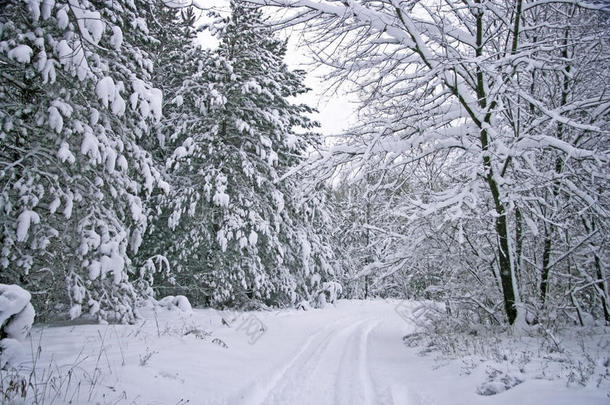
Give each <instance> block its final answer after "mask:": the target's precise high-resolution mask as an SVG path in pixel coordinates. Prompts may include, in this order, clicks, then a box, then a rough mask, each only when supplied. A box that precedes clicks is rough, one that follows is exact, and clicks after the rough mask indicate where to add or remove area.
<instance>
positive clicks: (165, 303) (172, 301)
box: [157, 295, 193, 312]
mask: <svg viewBox="0 0 610 405" xmlns="http://www.w3.org/2000/svg"><path fill="white" fill-rule="evenodd" d="M157 303H158V304H159V305H160V306H162V307H165V308H167V309H169V310H172V309H179V310H180V311H182V312H193V307H192V306H191V303H190V302H189V300H188V298H186V297H185V296H184V295H176V296H175V297H174V296H173V295H168V296H167V297H163V298H161V299H160V300H159V301H157Z"/></svg>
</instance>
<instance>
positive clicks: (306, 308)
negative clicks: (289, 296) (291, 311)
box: [296, 300, 311, 311]
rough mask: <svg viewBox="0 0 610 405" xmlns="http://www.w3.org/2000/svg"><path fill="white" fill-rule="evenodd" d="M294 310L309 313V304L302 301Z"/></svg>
mask: <svg viewBox="0 0 610 405" xmlns="http://www.w3.org/2000/svg"><path fill="white" fill-rule="evenodd" d="M296 309H300V310H302V311H309V310H311V304H310V303H309V302H308V301H306V300H303V301H301V302H299V303H298V304H297V305H296Z"/></svg>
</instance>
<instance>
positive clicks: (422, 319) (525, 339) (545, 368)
mask: <svg viewBox="0 0 610 405" xmlns="http://www.w3.org/2000/svg"><path fill="white" fill-rule="evenodd" d="M412 313H414V314H415V315H414V316H412V317H411V318H410V319H409V320H410V321H412V322H414V323H415V324H416V325H417V326H418V328H417V330H416V331H414V332H412V333H409V334H407V335H405V336H404V337H403V341H404V343H405V344H406V345H407V346H409V347H413V348H417V350H418V352H419V353H420V354H421V355H426V356H433V357H434V358H435V360H437V361H439V362H447V361H450V362H451V361H452V362H457V363H459V364H460V368H461V373H463V374H466V375H470V374H474V375H477V376H478V377H479V379H480V380H481V383H480V384H479V385H478V387H477V393H478V394H479V395H496V394H499V393H501V392H504V391H506V390H509V389H511V388H513V387H515V386H517V385H519V384H521V383H522V382H524V381H526V380H548V381H562V382H563V383H565V384H566V386H574V387H583V388H586V387H591V388H596V389H602V390H604V391H605V392H607V396H608V398H610V328H608V327H603V326H596V327H586V328H585V327H576V326H574V327H563V328H555V330H553V331H551V330H549V328H546V327H544V326H543V325H534V326H531V327H529V328H528V329H526V330H525V331H521V332H520V333H515V332H514V331H512V330H511V329H509V328H507V327H505V326H485V327H482V326H481V325H478V324H474V323H470V322H468V321H467V320H464V319H459V320H458V319H456V318H452V317H451V316H449V315H446V314H444V313H443V312H442V311H439V310H438V306H436V305H433V304H424V305H421V306H419V307H417V308H416V309H415V311H413V312H412Z"/></svg>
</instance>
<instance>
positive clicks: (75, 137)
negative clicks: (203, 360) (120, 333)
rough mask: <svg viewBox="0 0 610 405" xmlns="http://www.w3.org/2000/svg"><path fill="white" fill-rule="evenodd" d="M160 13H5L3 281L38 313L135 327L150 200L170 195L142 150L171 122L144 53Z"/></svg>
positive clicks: (118, 8)
mask: <svg viewBox="0 0 610 405" xmlns="http://www.w3.org/2000/svg"><path fill="white" fill-rule="evenodd" d="M155 4H156V3H150V2H144V1H123V0H116V1H113V2H109V3H104V5H101V4H100V3H98V2H92V1H88V0H70V1H67V0H56V1H49V0H45V1H40V0H29V1H19V2H9V3H8V4H4V5H3V6H2V9H1V11H0V64H1V66H2V68H1V75H2V80H1V81H0V99H1V104H0V105H1V107H0V130H1V131H0V142H1V144H0V211H1V212H2V214H1V215H0V238H1V240H0V244H1V245H2V247H1V252H0V265H1V269H2V270H1V273H0V281H1V282H3V283H18V284H21V285H23V286H25V287H26V288H28V289H29V290H30V291H32V292H33V293H34V294H33V295H34V298H35V302H34V304H35V306H36V307H37V309H38V310H39V312H42V313H44V312H45V311H47V312H48V311H49V310H60V311H66V312H69V314H70V316H71V317H72V318H74V317H78V316H79V315H80V314H81V313H82V312H89V313H90V314H92V315H96V316H98V317H100V318H106V319H116V320H121V321H125V322H128V321H131V320H133V317H134V311H133V304H134V300H135V298H136V292H135V291H134V288H133V286H132V283H131V282H130V280H129V273H130V271H131V270H132V266H131V261H130V258H129V254H130V253H133V252H136V251H137V250H138V247H139V245H140V242H141V236H142V235H143V234H144V232H145V228H146V223H147V220H146V217H145V215H144V203H143V201H142V198H141V197H142V196H146V195H148V194H150V193H151V192H152V191H153V189H154V188H155V186H157V185H160V186H162V187H164V186H166V185H165V184H164V183H163V182H162V180H161V179H160V177H159V172H158V171H157V170H156V169H155V167H154V164H153V161H152V160H151V157H150V154H149V153H147V152H146V150H144V149H143V148H142V147H141V146H140V140H139V138H141V137H145V136H149V130H150V126H149V125H150V123H151V122H153V121H155V120H157V119H159V118H160V116H161V99H162V97H161V91H160V90H158V89H155V88H153V87H152V86H151V85H150V77H151V72H152V67H153V62H152V60H151V58H150V57H149V56H148V55H147V54H146V53H145V52H143V51H142V44H145V43H146V42H148V41H151V38H150V36H149V31H148V28H147V26H146V23H145V21H146V14H147V13H153V12H154V7H155ZM164 188H165V187H164Z"/></svg>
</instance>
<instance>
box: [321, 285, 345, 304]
mask: <svg viewBox="0 0 610 405" xmlns="http://www.w3.org/2000/svg"><path fill="white" fill-rule="evenodd" d="M342 292H343V287H341V284H339V283H338V282H336V281H325V282H323V283H322V284H321V285H320V291H319V292H318V294H317V295H316V297H315V298H314V307H316V308H324V307H325V306H326V303H330V304H334V303H335V302H336V301H337V299H338V298H339V296H340V295H341V293H342Z"/></svg>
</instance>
